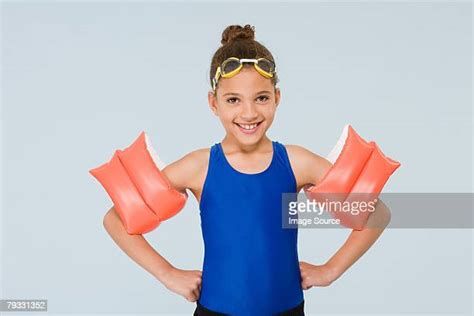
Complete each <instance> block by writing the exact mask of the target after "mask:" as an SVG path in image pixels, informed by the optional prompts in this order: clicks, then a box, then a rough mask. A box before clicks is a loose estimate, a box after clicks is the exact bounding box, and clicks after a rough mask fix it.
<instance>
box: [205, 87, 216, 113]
mask: <svg viewBox="0 0 474 316" xmlns="http://www.w3.org/2000/svg"><path fill="white" fill-rule="evenodd" d="M207 101H208V102H209V108H210V109H211V111H212V112H213V113H214V115H215V116H217V96H216V95H215V94H214V92H213V91H209V92H208V93H207Z"/></svg>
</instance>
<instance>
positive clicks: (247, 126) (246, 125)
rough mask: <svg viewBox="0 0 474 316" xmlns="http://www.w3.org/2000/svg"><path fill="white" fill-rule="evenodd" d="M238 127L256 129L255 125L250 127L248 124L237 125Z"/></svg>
mask: <svg viewBox="0 0 474 316" xmlns="http://www.w3.org/2000/svg"><path fill="white" fill-rule="evenodd" d="M239 126H240V127H242V128H243V129H254V128H255V127H257V124H252V125H249V124H239Z"/></svg>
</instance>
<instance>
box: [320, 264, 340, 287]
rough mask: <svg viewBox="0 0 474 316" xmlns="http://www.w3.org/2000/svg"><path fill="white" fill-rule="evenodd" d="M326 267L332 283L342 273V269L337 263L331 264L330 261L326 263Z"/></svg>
mask: <svg viewBox="0 0 474 316" xmlns="http://www.w3.org/2000/svg"><path fill="white" fill-rule="evenodd" d="M324 267H325V268H326V269H327V273H328V274H327V275H328V277H329V279H330V281H331V283H332V282H334V281H335V280H337V279H338V278H339V277H340V276H341V274H342V269H340V268H339V267H338V266H337V265H334V264H331V263H330V262H327V263H325V264H324Z"/></svg>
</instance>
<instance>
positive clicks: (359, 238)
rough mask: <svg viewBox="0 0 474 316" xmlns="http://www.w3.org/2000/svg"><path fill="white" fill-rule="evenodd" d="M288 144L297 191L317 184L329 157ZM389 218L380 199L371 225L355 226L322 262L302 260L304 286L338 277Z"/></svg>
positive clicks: (328, 162)
mask: <svg viewBox="0 0 474 316" xmlns="http://www.w3.org/2000/svg"><path fill="white" fill-rule="evenodd" d="M286 147H287V151H288V156H289V158H290V163H291V166H292V169H293V172H294V174H295V178H296V182H297V189H298V192H299V191H300V190H301V188H302V187H303V186H304V185H305V184H318V183H319V182H320V181H321V179H322V178H323V177H324V175H325V174H326V173H327V172H328V171H329V169H330V168H331V166H332V163H331V162H330V161H328V160H327V159H325V158H323V157H321V156H319V155H316V154H314V153H312V152H310V151H309V150H306V149H305V148H303V147H300V146H295V145H287V146H286ZM389 222H390V209H389V208H388V207H387V206H386V205H385V204H384V203H383V202H382V200H380V199H379V200H378V202H377V204H376V207H375V211H374V212H373V213H371V214H370V216H369V218H368V222H367V225H366V226H367V227H370V228H364V229H363V230H361V231H357V230H353V231H352V232H351V234H350V235H349V237H348V238H347V240H346V242H345V243H344V244H343V245H342V246H341V248H339V250H338V251H337V252H336V253H335V254H334V255H333V256H332V257H331V258H330V259H329V260H328V261H327V262H326V263H324V264H323V265H312V264H309V263H306V262H300V268H301V276H302V286H303V289H305V290H306V289H309V288H311V287H312V286H327V285H330V284H331V283H332V282H334V281H335V280H336V279H338V278H339V277H340V276H341V275H342V274H343V273H344V272H345V271H346V270H347V269H349V267H351V266H352V265H353V264H354V263H355V262H356V261H357V260H358V259H359V258H360V257H361V256H362V255H363V254H364V253H365V252H366V251H367V250H368V249H369V248H370V247H371V246H372V245H373V244H374V243H375V241H376V240H377V239H378V237H379V236H380V235H381V234H382V232H383V230H384V229H385V227H386V226H387V225H388V223H389ZM372 227H375V228H372Z"/></svg>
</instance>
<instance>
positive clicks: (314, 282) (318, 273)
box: [300, 261, 336, 290]
mask: <svg viewBox="0 0 474 316" xmlns="http://www.w3.org/2000/svg"><path fill="white" fill-rule="evenodd" d="M300 270H301V287H302V288H303V290H308V289H310V288H312V287H313V286H328V285H330V284H331V283H332V282H333V281H335V280H336V277H335V273H334V271H333V270H332V269H330V268H329V267H328V266H327V265H324V264H323V265H319V266H318V265H313V264H310V263H307V262H304V261H300Z"/></svg>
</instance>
